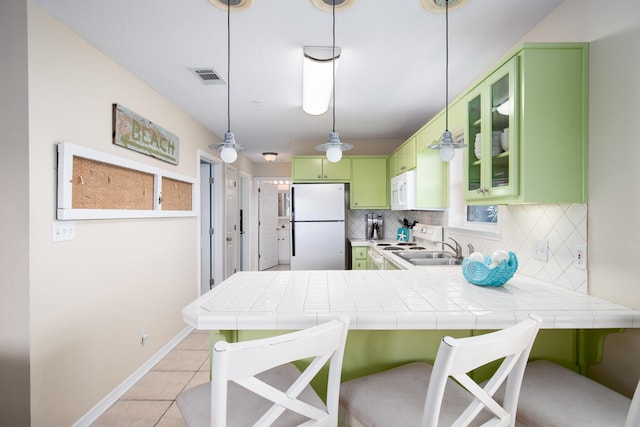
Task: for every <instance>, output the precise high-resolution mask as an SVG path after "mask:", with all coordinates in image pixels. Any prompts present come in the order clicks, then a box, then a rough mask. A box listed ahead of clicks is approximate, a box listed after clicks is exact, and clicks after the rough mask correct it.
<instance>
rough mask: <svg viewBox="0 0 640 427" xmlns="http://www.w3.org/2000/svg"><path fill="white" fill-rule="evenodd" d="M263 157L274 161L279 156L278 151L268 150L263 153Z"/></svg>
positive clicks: (268, 160)
mask: <svg viewBox="0 0 640 427" xmlns="http://www.w3.org/2000/svg"><path fill="white" fill-rule="evenodd" d="M262 157H264V159H265V160H266V161H267V162H273V161H274V160H275V159H276V157H278V153H273V152H270V151H269V152H266V153H262Z"/></svg>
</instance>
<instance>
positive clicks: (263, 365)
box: [211, 317, 349, 426]
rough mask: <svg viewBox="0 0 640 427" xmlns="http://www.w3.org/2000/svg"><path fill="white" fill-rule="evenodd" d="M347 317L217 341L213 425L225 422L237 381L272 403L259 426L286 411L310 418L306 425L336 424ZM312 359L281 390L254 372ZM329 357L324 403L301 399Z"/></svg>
mask: <svg viewBox="0 0 640 427" xmlns="http://www.w3.org/2000/svg"><path fill="white" fill-rule="evenodd" d="M348 328H349V319H348V318H346V317H340V318H338V319H336V320H332V321H329V322H327V323H324V324H321V325H318V326H314V327H311V328H308V329H303V330H300V331H296V332H292V333H289V334H284V335H280V336H277V337H272V338H265V339H258V340H253V341H247V342H238V343H231V344H230V343H227V342H225V341H220V342H217V343H216V344H215V345H214V349H213V353H212V370H211V392H212V393H211V396H212V402H211V405H212V406H211V418H212V425H217V426H226V425H227V422H226V416H227V414H226V411H227V385H228V384H227V383H228V381H233V382H235V383H237V384H239V385H240V386H242V387H244V388H246V389H248V390H251V391H252V392H254V393H256V394H258V395H260V396H262V397H263V398H265V399H267V400H268V401H271V402H273V405H271V407H270V408H269V409H268V410H267V411H266V412H265V413H264V415H263V416H262V417H261V418H260V420H259V421H258V422H257V423H256V424H255V426H269V425H271V424H272V423H273V422H274V421H275V420H276V419H277V418H278V417H279V416H280V415H281V414H282V413H283V412H284V411H285V410H290V411H293V412H295V413H298V414H301V415H303V416H305V417H307V418H309V419H310V422H309V423H305V424H304V425H305V426H306V425H313V426H316V425H318V426H325V425H327V426H335V425H337V420H338V398H339V393H340V375H341V372H342V359H343V356H344V346H345V341H346V338H347V331H348ZM302 359H312V360H311V363H310V364H309V365H308V367H307V368H306V369H305V370H304V371H303V372H302V373H301V375H300V376H299V377H298V378H297V379H296V380H295V382H293V384H292V385H291V386H290V387H289V388H288V389H287V390H286V391H280V390H278V389H277V388H275V387H273V386H271V385H269V384H267V383H266V382H264V381H262V380H260V379H259V378H256V375H259V374H260V373H262V372H264V371H267V370H269V369H271V368H275V367H278V366H281V365H284V364H287V363H290V362H294V361H298V360H302ZM327 362H329V373H328V382H327V399H326V407H325V408H317V407H315V406H313V405H310V404H308V403H306V402H303V401H301V400H299V399H298V396H299V395H300V393H301V392H302V391H303V390H304V389H305V387H307V386H308V385H309V383H310V381H311V380H312V379H313V378H314V377H315V376H316V374H317V373H318V372H319V371H320V369H322V367H323V366H325V364H326V363H327Z"/></svg>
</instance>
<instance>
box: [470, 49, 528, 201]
mask: <svg viewBox="0 0 640 427" xmlns="http://www.w3.org/2000/svg"><path fill="white" fill-rule="evenodd" d="M517 66H518V58H517V57H515V58H512V59H511V60H510V61H509V62H507V63H506V64H504V65H503V66H502V67H500V68H499V69H497V70H496V71H495V72H494V73H492V74H491V75H490V76H489V77H488V78H487V79H486V80H484V81H483V82H482V83H481V84H480V85H478V86H477V87H476V88H475V89H474V90H472V91H471V92H469V94H468V95H467V96H466V98H465V105H466V109H467V111H466V117H467V121H466V130H465V134H466V135H467V148H466V149H465V160H466V161H465V165H466V176H467V179H466V191H465V193H466V194H465V199H466V200H483V199H486V198H493V197H503V196H514V195H517V193H518V182H517V180H518V166H519V165H518V163H517V159H518V143H519V141H518V140H517V135H518V130H517V120H516V115H515V113H514V111H515V109H514V108H513V107H514V106H515V105H517V102H518V100H517V91H516V87H517V86H516V85H517V75H518V74H517V71H518V70H517Z"/></svg>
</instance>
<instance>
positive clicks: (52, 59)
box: [0, 2, 248, 426]
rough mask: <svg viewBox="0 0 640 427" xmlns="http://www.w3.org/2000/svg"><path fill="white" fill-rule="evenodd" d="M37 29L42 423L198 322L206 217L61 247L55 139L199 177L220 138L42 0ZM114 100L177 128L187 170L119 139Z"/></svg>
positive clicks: (105, 233) (68, 412) (37, 334)
mask: <svg viewBox="0 0 640 427" xmlns="http://www.w3.org/2000/svg"><path fill="white" fill-rule="evenodd" d="M28 26H29V50H28V52H29V55H28V58H29V75H28V77H29V108H30V115H29V132H30V136H29V150H30V155H29V177H28V178H29V179H28V180H27V179H26V177H25V178H23V179H17V180H15V181H17V182H18V183H19V184H21V183H25V182H29V191H28V194H29V215H28V218H29V230H30V236H29V247H30V250H29V253H30V258H29V266H30V269H29V274H30V329H31V417H32V419H31V421H32V425H34V426H45V425H46V426H67V425H71V424H73V423H74V422H75V421H77V420H78V419H79V418H80V417H81V416H83V415H84V414H85V413H86V412H87V411H89V410H90V409H91V408H92V407H93V406H94V405H95V404H96V403H97V402H99V401H100V400H101V399H102V398H104V397H105V396H106V395H107V394H108V393H109V392H111V391H112V390H113V389H114V388H115V387H116V386H118V385H119V384H120V383H121V382H122V381H124V380H125V379H126V378H127V377H128V376H129V375H130V374H132V373H133V372H134V371H135V370H136V369H137V368H139V367H140V366H142V365H143V364H144V363H145V362H146V361H147V360H148V359H149V358H150V357H151V356H152V355H154V354H155V353H156V352H157V351H158V350H159V349H160V348H161V347H162V346H163V345H165V344H166V343H167V342H169V341H170V340H171V339H172V338H174V337H175V336H176V335H177V334H178V333H180V332H181V331H182V330H183V329H184V328H185V327H186V325H185V323H184V322H183V320H182V317H181V309H182V308H183V307H184V306H185V305H187V304H188V303H189V302H191V301H192V300H193V299H194V298H195V297H196V296H197V292H198V283H199V277H198V266H197V259H198V244H197V234H198V223H197V219H196V218H195V217H193V218H160V219H119V220H85V221H76V239H75V240H73V241H67V242H58V243H52V241H51V223H52V221H53V220H54V219H55V206H56V151H55V150H56V146H55V144H56V143H57V142H60V141H63V140H64V141H70V142H72V143H75V144H79V145H83V146H87V147H91V148H93V149H96V150H100V151H103V152H106V153H110V154H113V155H116V156H119V157H122V158H127V159H133V160H136V161H138V162H143V163H147V164H150V165H153V166H156V167H158V168H162V169H165V170H168V171H172V172H176V173H180V174H183V175H188V176H191V177H193V178H197V175H198V166H197V165H198V158H197V149H202V150H205V151H206V147H207V145H208V144H210V143H212V142H217V141H218V140H219V138H218V137H217V136H215V135H213V134H211V133H210V132H209V131H208V130H206V129H205V128H204V127H203V126H201V125H200V124H198V123H197V122H196V121H195V120H194V119H192V118H191V117H189V116H188V115H186V114H185V113H184V112H182V111H181V110H179V109H178V108H177V107H176V106H174V105H173V104H171V103H170V102H169V101H167V100H166V99H164V98H162V97H161V96H159V95H158V94H157V93H156V92H154V91H153V90H152V89H151V88H149V87H148V86H146V85H145V84H143V83H141V82H140V81H139V80H138V79H137V78H135V77H134V76H133V75H132V74H130V73H129V72H127V71H125V70H124V69H123V68H121V67H120V66H119V65H117V64H116V63H114V62H113V61H112V60H110V59H108V58H107V57H106V56H104V55H103V54H102V53H100V52H99V51H97V50H96V49H95V48H93V47H92V46H91V45H89V44H88V43H86V42H85V41H84V40H82V39H81V38H79V37H78V36H77V35H75V34H74V33H72V32H71V31H69V30H68V29H67V28H66V27H64V26H63V25H62V24H61V23H60V22H59V21H57V20H55V19H53V18H52V17H50V16H49V15H48V14H47V13H46V12H44V11H43V10H42V9H40V8H39V7H37V6H35V5H33V4H32V3H30V2H29V3H28ZM112 103H120V104H122V105H124V106H126V107H127V108H129V109H131V110H133V111H135V112H137V113H138V114H140V115H141V116H143V117H145V118H147V119H149V120H151V121H152V122H154V123H157V124H159V125H160V126H162V127H164V128H165V129H167V130H170V131H171V132H173V133H174V134H176V135H177V136H178V137H179V138H180V163H179V165H178V166H174V165H171V164H169V163H165V162H162V161H159V160H156V159H153V158H150V157H148V156H145V155H142V154H139V153H135V152H133V151H131V150H127V149H124V148H122V147H119V146H115V145H113V144H112V142H111V105H112ZM23 157H24V155H23ZM237 163H238V165H234V166H238V167H239V168H246V166H247V164H248V162H246V161H245V160H243V159H242V158H241V159H240V160H239V161H238V162H237ZM17 176H18V177H19V175H17ZM25 190H26V189H23V192H24V193H26V191H25ZM142 328H144V329H145V330H146V332H147V333H148V334H149V341H148V342H147V343H146V344H145V345H144V346H142V345H141V344H140V335H141V329H142ZM0 424H1V423H0Z"/></svg>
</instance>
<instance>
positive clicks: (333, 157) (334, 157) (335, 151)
mask: <svg viewBox="0 0 640 427" xmlns="http://www.w3.org/2000/svg"><path fill="white" fill-rule="evenodd" d="M340 159H342V150H341V149H339V148H338V147H331V148H329V149H328V150H327V160H329V161H330V162H331V163H336V162H339V161H340Z"/></svg>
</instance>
